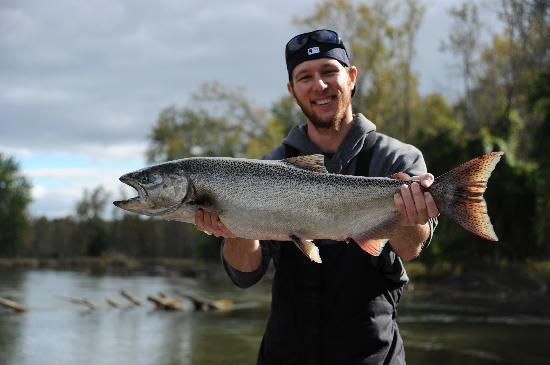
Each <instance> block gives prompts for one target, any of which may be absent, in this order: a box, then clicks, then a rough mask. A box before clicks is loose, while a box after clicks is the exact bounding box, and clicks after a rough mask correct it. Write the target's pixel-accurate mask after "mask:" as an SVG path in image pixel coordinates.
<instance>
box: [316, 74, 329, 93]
mask: <svg viewBox="0 0 550 365" xmlns="http://www.w3.org/2000/svg"><path fill="white" fill-rule="evenodd" d="M327 87H328V85H327V84H326V82H325V80H323V78H322V77H319V76H317V77H315V82H314V83H313V88H314V89H315V91H323V90H325V89H326V88H327Z"/></svg>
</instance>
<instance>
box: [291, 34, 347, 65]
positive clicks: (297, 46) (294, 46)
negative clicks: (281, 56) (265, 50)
mask: <svg viewBox="0 0 550 365" xmlns="http://www.w3.org/2000/svg"><path fill="white" fill-rule="evenodd" d="M310 39H313V40H315V41H317V42H318V43H325V44H333V45H335V46H339V47H340V48H343V49H344V50H345V49H346V48H345V47H344V42H343V41H342V39H341V38H340V36H339V35H338V33H336V32H335V31H333V30H329V29H320V30H315V31H313V32H308V33H303V34H298V35H297V36H296V37H294V38H292V39H291V40H289V41H288V43H287V44H286V47H285V57H286V58H287V59H288V58H289V57H291V56H292V55H293V54H295V53H296V52H298V51H299V50H301V49H302V48H304V46H305V45H306V44H307V43H308V42H309V40H310Z"/></svg>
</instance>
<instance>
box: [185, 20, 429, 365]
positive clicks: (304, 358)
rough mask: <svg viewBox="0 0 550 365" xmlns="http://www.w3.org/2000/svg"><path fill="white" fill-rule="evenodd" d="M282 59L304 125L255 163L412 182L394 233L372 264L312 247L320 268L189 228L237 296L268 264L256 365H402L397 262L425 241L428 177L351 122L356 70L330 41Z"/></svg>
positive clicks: (219, 227)
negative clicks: (316, 163)
mask: <svg viewBox="0 0 550 365" xmlns="http://www.w3.org/2000/svg"><path fill="white" fill-rule="evenodd" d="M285 56H286V63H287V70H288V75H289V83H288V91H289V92H290V94H292V95H293V97H294V98H295V100H296V102H297V103H298V105H299V106H300V108H301V109H302V111H303V113H304V115H305V116H306V119H307V122H306V124H305V125H302V126H299V127H296V128H294V129H293V130H292V131H291V132H290V133H289V135H288V136H287V137H286V138H285V140H284V141H283V144H282V145H281V146H279V147H277V148H276V149H275V150H273V151H271V152H270V153H269V154H267V156H265V157H264V158H265V159H282V158H285V157H290V156H294V155H308V154H315V153H322V154H324V156H325V165H326V167H327V169H328V171H329V172H332V173H340V174H355V175H365V176H367V175H368V176H391V175H394V174H396V173H399V172H405V173H407V174H409V175H411V176H413V175H415V176H417V180H418V181H419V183H413V184H412V185H411V186H410V187H408V186H407V185H403V186H402V187H401V191H400V194H396V195H395V197H394V201H395V207H396V210H397V211H398V212H399V215H400V222H399V226H398V228H397V229H395V230H394V232H392V233H391V234H390V237H389V241H388V244H386V245H385V246H383V247H384V248H383V250H382V253H381V255H380V256H377V257H375V256H371V255H369V254H368V253H366V252H364V251H363V250H361V248H360V247H359V246H358V245H356V244H353V243H352V244H345V243H343V242H334V241H328V240H316V241H315V244H316V245H317V246H318V247H319V251H320V255H321V257H322V259H323V263H322V264H316V263H313V262H310V261H309V260H307V259H306V258H305V257H304V256H303V254H302V253H301V252H300V251H299V250H298V249H297V248H296V247H295V246H294V245H293V244H291V243H289V242H268V241H262V242H259V241H255V240H246V239H241V238H238V237H235V236H234V235H233V234H232V233H231V232H230V231H229V230H228V229H227V228H226V227H225V226H224V225H223V223H222V222H220V220H219V217H218V216H217V214H216V213H212V212H207V211H202V210H200V211H198V212H197V214H196V216H195V223H196V225H197V227H198V228H199V229H201V230H204V231H209V232H212V233H214V234H215V235H217V236H222V237H225V241H224V245H223V255H222V256H223V263H224V266H225V268H226V271H227V273H228V275H229V276H230V278H231V279H232V280H233V281H234V282H235V283H236V284H237V285H238V286H240V287H248V286H251V285H253V284H255V283H256V282H258V280H260V278H261V277H262V276H263V275H264V273H265V272H266V269H267V267H268V265H269V261H270V260H271V259H273V262H274V267H275V275H274V279H273V290H272V305H271V315H270V318H269V321H268V324H267V329H266V332H265V334H264V337H263V340H262V344H261V348H260V351H259V356H258V364H269V365H271V364H300V365H305V364H403V363H405V355H404V350H403V342H402V340H401V337H400V335H399V329H398V327H397V323H396V320H395V316H396V306H397V303H398V301H399V298H400V296H401V292H402V288H403V285H404V284H405V283H406V282H407V281H408V277H407V274H406V272H405V270H404V268H403V263H402V260H410V259H413V258H415V257H416V256H418V255H419V253H420V251H421V250H422V248H423V247H424V246H425V245H426V244H428V243H429V240H430V239H431V235H432V232H433V229H434V227H435V225H436V220H435V218H436V217H437V216H438V214H439V212H438V210H437V207H436V206H435V203H434V201H433V199H432V197H431V195H430V194H428V193H422V191H421V189H420V185H422V186H424V187H428V186H430V185H431V183H432V182H433V176H432V175H431V174H426V166H425V163H424V160H423V158H422V155H421V153H420V151H418V150H417V149H416V148H415V147H413V146H411V145H407V144H404V143H402V142H399V141H397V140H396V139H393V138H391V137H388V136H386V135H383V134H380V133H375V126H374V124H373V123H371V122H370V121H369V120H367V119H366V118H365V117H364V116H363V115H361V114H354V113H353V111H352V106H351V98H352V95H353V93H354V88H355V82H356V79H357V69H356V68H355V67H353V66H351V64H350V62H349V59H348V54H347V51H346V49H345V47H344V44H343V42H342V41H341V39H340V37H339V36H338V34H337V33H336V32H333V31H331V30H317V31H313V32H310V33H304V34H300V35H298V36H296V37H294V38H292V39H291V40H290V41H289V42H288V43H287V45H286V52H285ZM365 156H367V157H365ZM373 243H374V242H373Z"/></svg>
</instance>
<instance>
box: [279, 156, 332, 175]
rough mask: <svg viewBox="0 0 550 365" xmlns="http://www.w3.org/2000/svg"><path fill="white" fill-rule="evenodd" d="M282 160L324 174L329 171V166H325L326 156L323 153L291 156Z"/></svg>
mask: <svg viewBox="0 0 550 365" xmlns="http://www.w3.org/2000/svg"><path fill="white" fill-rule="evenodd" d="M281 161H282V162H284V163H286V164H288V165H292V166H294V167H297V168H300V169H304V170H309V171H315V172H319V173H324V174H326V173H328V171H327V168H326V167H325V156H323V155H321V154H316V155H307V156H297V157H289V158H285V159H284V160H281Z"/></svg>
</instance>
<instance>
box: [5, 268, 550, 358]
mask: <svg viewBox="0 0 550 365" xmlns="http://www.w3.org/2000/svg"><path fill="white" fill-rule="evenodd" d="M413 288H414V290H413ZM121 289H124V290H126V291H128V292H131V293H133V294H135V295H136V296H138V297H139V298H140V299H142V300H143V304H142V305H141V306H131V305H130V304H129V302H128V301H127V300H125V299H124V298H123V297H122V296H120V294H119V292H120V290H121ZM269 290H270V283H269V281H268V280H265V281H263V282H261V283H260V284H259V285H257V286H255V287H253V288H250V289H247V290H242V289H238V288H236V287H234V286H233V285H231V284H230V283H229V281H228V279H225V278H223V277H222V278H218V279H207V278H195V279H193V278H182V277H179V276H172V277H167V276H151V275H146V274H132V275H113V274H109V275H105V274H103V275H94V274H91V273H85V272H78V271H55V270H28V271H26V270H18V271H0V296H2V297H9V298H13V299H15V300H17V301H18V302H19V303H22V304H24V305H26V306H27V307H28V309H29V310H28V311H27V312H26V313H23V314H15V313H12V312H10V311H9V310H7V309H4V308H0V364H2V365H4V364H6V365H12V364H13V365H64V364H71V365H72V364H79V365H86V364H90V365H92V364H93V365H96V364H105V365H120V364H137V365H140V364H143V365H149V364H151V365H153V364H155V365H158V364H160V365H172V364H174V365H175V364H180V365H187V364H189V365H191V364H192V365H216V364H231V365H233V364H254V363H255V359H256V354H257V350H258V346H259V343H260V340H261V335H262V332H263V330H264V325H265V322H266V319H267V315H268V311H269ZM182 291H185V292H188V293H193V294H195V295H200V296H204V297H207V298H212V299H220V298H227V299H231V300H233V301H234V302H235V303H236V307H237V308H236V309H235V310H233V311H230V312H226V313H219V312H195V311H183V312H167V311H160V310H156V309H155V308H154V306H153V305H152V304H151V303H150V302H147V301H146V300H145V298H146V297H147V296H148V295H151V294H156V293H159V292H163V293H165V294H167V295H176V293H178V292H182ZM407 291H408V292H407V293H405V295H404V297H403V299H402V301H401V304H400V306H399V315H398V318H399V326H400V328H401V333H402V336H403V338H404V342H405V350H406V354H407V363H408V364H413V365H414V364H445V365H453V364H460V365H463V364H473V365H481V364H550V318H548V317H545V316H541V315H535V314H530V315H527V314H525V313H523V312H521V311H519V312H518V311H514V310H509V307H510V306H513V307H516V306H517V305H516V303H518V299H517V297H514V298H513V300H511V299H510V298H509V297H508V296H507V295H504V294H502V293H501V294H499V293H494V292H492V291H491V292H485V291H479V292H470V291H457V290H450V289H443V288H441V287H433V286H428V285H421V284H416V285H414V286H411V287H410V288H409V289H408V290H407ZM70 298H87V299H88V300H90V301H92V302H94V303H96V304H97V305H98V308H97V309H96V310H94V311H92V310H89V309H88V308H86V307H85V306H82V305H78V304H74V303H71V302H70V300H69V299H70ZM107 298H109V299H111V300H114V301H116V302H117V303H119V304H120V306H121V307H119V308H114V307H111V306H109V305H108V304H107V303H106V299H107ZM524 300H525V301H529V300H530V297H529V296H525V298H524ZM511 304H513V305H511ZM518 305H519V306H521V303H520V304H518Z"/></svg>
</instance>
